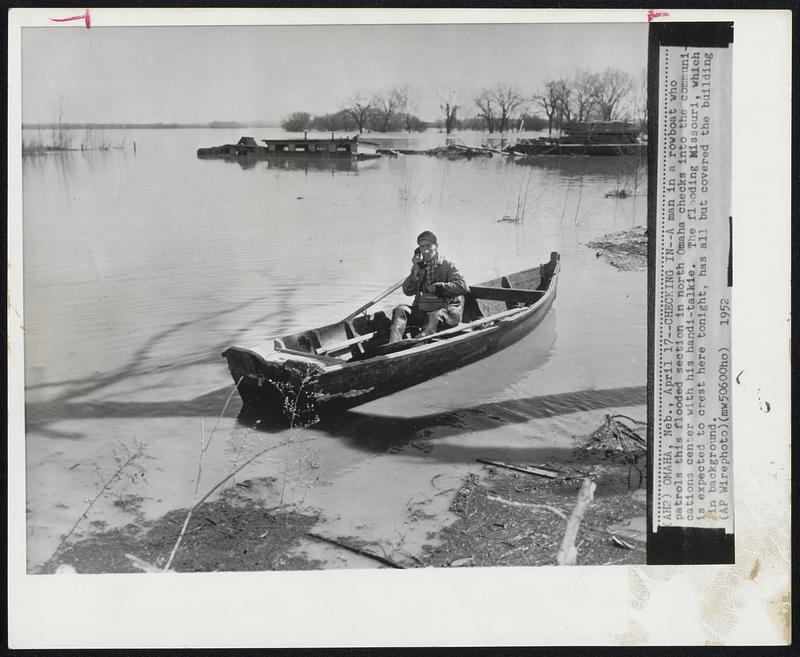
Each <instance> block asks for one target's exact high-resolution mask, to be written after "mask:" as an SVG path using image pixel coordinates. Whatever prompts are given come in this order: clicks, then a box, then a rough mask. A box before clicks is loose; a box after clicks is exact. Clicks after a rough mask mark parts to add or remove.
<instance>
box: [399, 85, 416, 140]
mask: <svg viewBox="0 0 800 657" xmlns="http://www.w3.org/2000/svg"><path fill="white" fill-rule="evenodd" d="M397 91H398V93H399V95H400V97H401V99H402V103H401V105H400V107H399V108H398V112H399V113H400V114H401V115H402V117H403V126H404V127H405V129H406V132H411V131H413V130H416V129H417V128H418V126H419V119H418V118H417V117H416V116H415V115H414V113H415V112H416V111H417V108H418V107H419V101H420V96H421V94H420V91H419V89H418V88H416V87H411V86H409V85H407V84H404V85H403V86H402V87H399V88H398V89H397Z"/></svg>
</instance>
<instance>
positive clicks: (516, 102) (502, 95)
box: [492, 84, 523, 132]
mask: <svg viewBox="0 0 800 657" xmlns="http://www.w3.org/2000/svg"><path fill="white" fill-rule="evenodd" d="M492 100H493V101H494V103H495V105H496V106H497V112H498V115H499V116H498V121H499V124H498V127H499V129H500V132H505V131H506V128H507V127H509V123H510V121H511V117H512V115H513V114H514V112H515V111H516V110H517V109H519V108H520V106H521V105H522V104H523V98H522V96H521V95H520V94H519V92H517V90H516V89H514V88H513V87H510V86H507V85H503V84H499V85H497V87H496V88H495V90H494V91H493V92H492Z"/></svg>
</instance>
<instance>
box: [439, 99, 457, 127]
mask: <svg viewBox="0 0 800 657" xmlns="http://www.w3.org/2000/svg"><path fill="white" fill-rule="evenodd" d="M458 102H459V101H458V92H457V91H446V92H441V93H440V94H439V107H440V108H441V110H442V112H444V131H445V132H446V133H447V134H448V135H449V134H450V133H451V132H453V130H454V129H455V127H456V122H457V120H458V119H457V115H458V109H459V104H458Z"/></svg>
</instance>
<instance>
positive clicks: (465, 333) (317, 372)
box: [222, 252, 560, 425]
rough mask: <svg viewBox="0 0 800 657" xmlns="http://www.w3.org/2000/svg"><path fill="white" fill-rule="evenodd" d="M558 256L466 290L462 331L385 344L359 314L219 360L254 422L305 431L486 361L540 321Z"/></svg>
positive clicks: (383, 333)
mask: <svg viewBox="0 0 800 657" xmlns="http://www.w3.org/2000/svg"><path fill="white" fill-rule="evenodd" d="M559 260H560V259H559V255H558V253H555V252H553V253H552V254H551V255H550V260H549V261H548V262H546V263H544V264H542V265H539V266H538V267H534V268H532V269H526V270H524V271H520V272H517V273H514V274H508V275H507V276H503V277H501V278H496V279H494V280H491V281H487V282H486V283H482V284H481V285H475V286H470V292H469V294H468V295H466V297H465V305H464V313H463V317H462V322H461V324H459V325H458V326H456V327H454V328H451V329H447V330H444V331H440V332H438V333H434V334H433V335H431V336H427V337H424V338H414V337H411V338H408V339H405V340H402V341H401V342H397V343H394V344H387V343H388V338H389V328H390V326H391V320H390V318H389V317H388V316H387V315H386V313H385V312H383V311H378V312H376V313H374V314H368V313H367V312H366V311H365V312H364V313H363V314H360V315H357V316H352V315H351V316H350V317H352V319H351V318H350V317H348V318H346V319H344V320H341V321H339V322H335V323H333V324H328V325H326V326H321V327H319V328H314V329H309V330H306V331H300V332H299V333H293V334H291V335H285V336H282V337H279V338H274V339H272V340H270V341H268V342H267V343H265V344H262V345H258V346H254V347H250V348H244V347H230V348H228V349H226V350H225V351H224V352H223V354H222V355H223V356H224V357H225V358H226V359H227V361H228V368H229V369H230V372H231V375H232V376H233V380H234V382H235V383H236V385H237V389H238V391H239V394H240V395H241V397H242V401H243V403H244V407H243V412H244V413H245V414H247V415H249V416H253V417H258V418H263V419H276V418H282V420H284V421H288V422H290V423H291V424H294V425H298V424H308V423H310V422H313V421H314V420H316V419H317V418H318V417H320V416H323V415H327V414H330V413H334V412H336V411H340V410H344V409H346V408H351V407H353V406H358V405H359V404H364V403H366V402H368V401H371V400H373V399H377V398H379V397H383V396H384V395H388V394H391V393H393V392H397V391H398V390H402V389H404V388H408V387H410V386H413V385H416V384H418V383H421V382H423V381H427V380H428V379H431V378H433V377H435V376H439V375H440V374H444V373H445V372H449V371H451V370H454V369H457V368H459V367H463V366H464V365H468V364H469V363H473V362H475V361H477V360H480V359H482V358H485V357H486V356H489V355H491V354H493V353H495V352H497V351H499V350H501V349H504V348H505V347H507V346H509V345H511V344H513V343H515V342H517V341H518V340H520V339H521V338H523V337H524V336H526V335H527V334H528V333H530V332H531V331H532V330H533V329H534V328H536V327H537V326H538V325H539V324H540V323H541V321H542V319H544V317H545V315H546V314H547V312H548V310H549V309H550V306H551V305H552V304H553V300H554V299H555V296H556V287H557V283H558V275H559V271H560V262H559Z"/></svg>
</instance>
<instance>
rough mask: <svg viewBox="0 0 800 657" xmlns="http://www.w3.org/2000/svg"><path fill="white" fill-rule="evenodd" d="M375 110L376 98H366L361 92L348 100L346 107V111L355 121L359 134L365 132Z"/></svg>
mask: <svg viewBox="0 0 800 657" xmlns="http://www.w3.org/2000/svg"><path fill="white" fill-rule="evenodd" d="M373 110H374V100H372V99H370V100H364V98H363V97H362V96H361V95H360V94H358V95H356V96H354V97H353V98H351V99H350V100H348V101H347V106H346V107H345V108H344V111H345V112H347V114H349V115H350V117H352V119H353V121H354V122H355V124H356V127H357V128H358V132H359V134H361V133H363V132H364V128H366V127H367V126H368V124H369V119H370V117H371V116H372V114H373Z"/></svg>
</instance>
